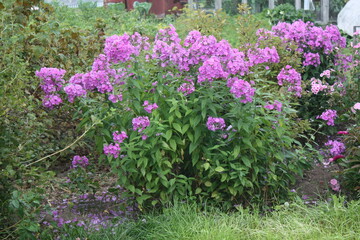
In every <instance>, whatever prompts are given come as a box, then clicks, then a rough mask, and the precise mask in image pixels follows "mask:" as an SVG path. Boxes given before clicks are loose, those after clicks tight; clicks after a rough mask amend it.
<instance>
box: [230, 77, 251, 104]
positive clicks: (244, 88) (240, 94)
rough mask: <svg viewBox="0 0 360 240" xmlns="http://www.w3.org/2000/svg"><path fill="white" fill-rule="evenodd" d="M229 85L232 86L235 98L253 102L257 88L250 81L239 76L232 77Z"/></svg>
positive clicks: (231, 90)
mask: <svg viewBox="0 0 360 240" xmlns="http://www.w3.org/2000/svg"><path fill="white" fill-rule="evenodd" d="M227 86H228V87H229V88H230V93H232V94H233V95H234V97H235V98H241V100H240V102H242V103H248V102H252V97H253V96H254V94H255V89H254V88H252V87H251V85H250V83H248V82H247V81H244V80H242V79H239V78H236V77H235V78H230V79H229V80H228V81H227Z"/></svg>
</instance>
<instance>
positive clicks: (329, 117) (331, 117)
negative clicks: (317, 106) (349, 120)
mask: <svg viewBox="0 0 360 240" xmlns="http://www.w3.org/2000/svg"><path fill="white" fill-rule="evenodd" d="M316 118H320V119H322V120H325V121H327V123H326V124H327V125H329V126H334V125H335V122H334V121H335V119H336V118H337V113H336V111H335V110H331V109H328V110H326V111H325V112H323V113H322V114H321V115H320V116H317V117H316Z"/></svg>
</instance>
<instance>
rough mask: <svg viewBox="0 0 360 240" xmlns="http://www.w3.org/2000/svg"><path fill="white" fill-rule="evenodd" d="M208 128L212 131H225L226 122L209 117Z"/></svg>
mask: <svg viewBox="0 0 360 240" xmlns="http://www.w3.org/2000/svg"><path fill="white" fill-rule="evenodd" d="M206 126H207V128H208V129H209V130H210V131H216V130H223V129H224V128H225V127H226V125H225V120H224V119H223V118H213V117H208V120H207V122H206Z"/></svg>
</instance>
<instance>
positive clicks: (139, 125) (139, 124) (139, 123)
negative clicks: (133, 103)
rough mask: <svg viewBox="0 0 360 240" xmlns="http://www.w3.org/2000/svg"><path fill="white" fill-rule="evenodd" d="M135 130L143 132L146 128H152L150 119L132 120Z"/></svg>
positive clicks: (138, 118)
mask: <svg viewBox="0 0 360 240" xmlns="http://www.w3.org/2000/svg"><path fill="white" fill-rule="evenodd" d="M132 125H133V130H134V131H138V132H142V131H143V130H144V129H145V128H146V127H148V126H150V120H149V118H148V117H137V118H133V120H132Z"/></svg>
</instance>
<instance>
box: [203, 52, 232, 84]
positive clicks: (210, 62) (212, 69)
mask: <svg viewBox="0 0 360 240" xmlns="http://www.w3.org/2000/svg"><path fill="white" fill-rule="evenodd" d="M228 75H229V74H228V73H227V72H225V71H224V70H223V68H222V64H221V62H220V59H219V58H218V57H211V58H209V59H207V60H206V61H205V62H204V63H203V65H202V66H201V67H200V68H199V75H198V82H199V83H201V82H205V81H208V82H212V81H213V80H214V79H217V78H226V77H227V76H228Z"/></svg>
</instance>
